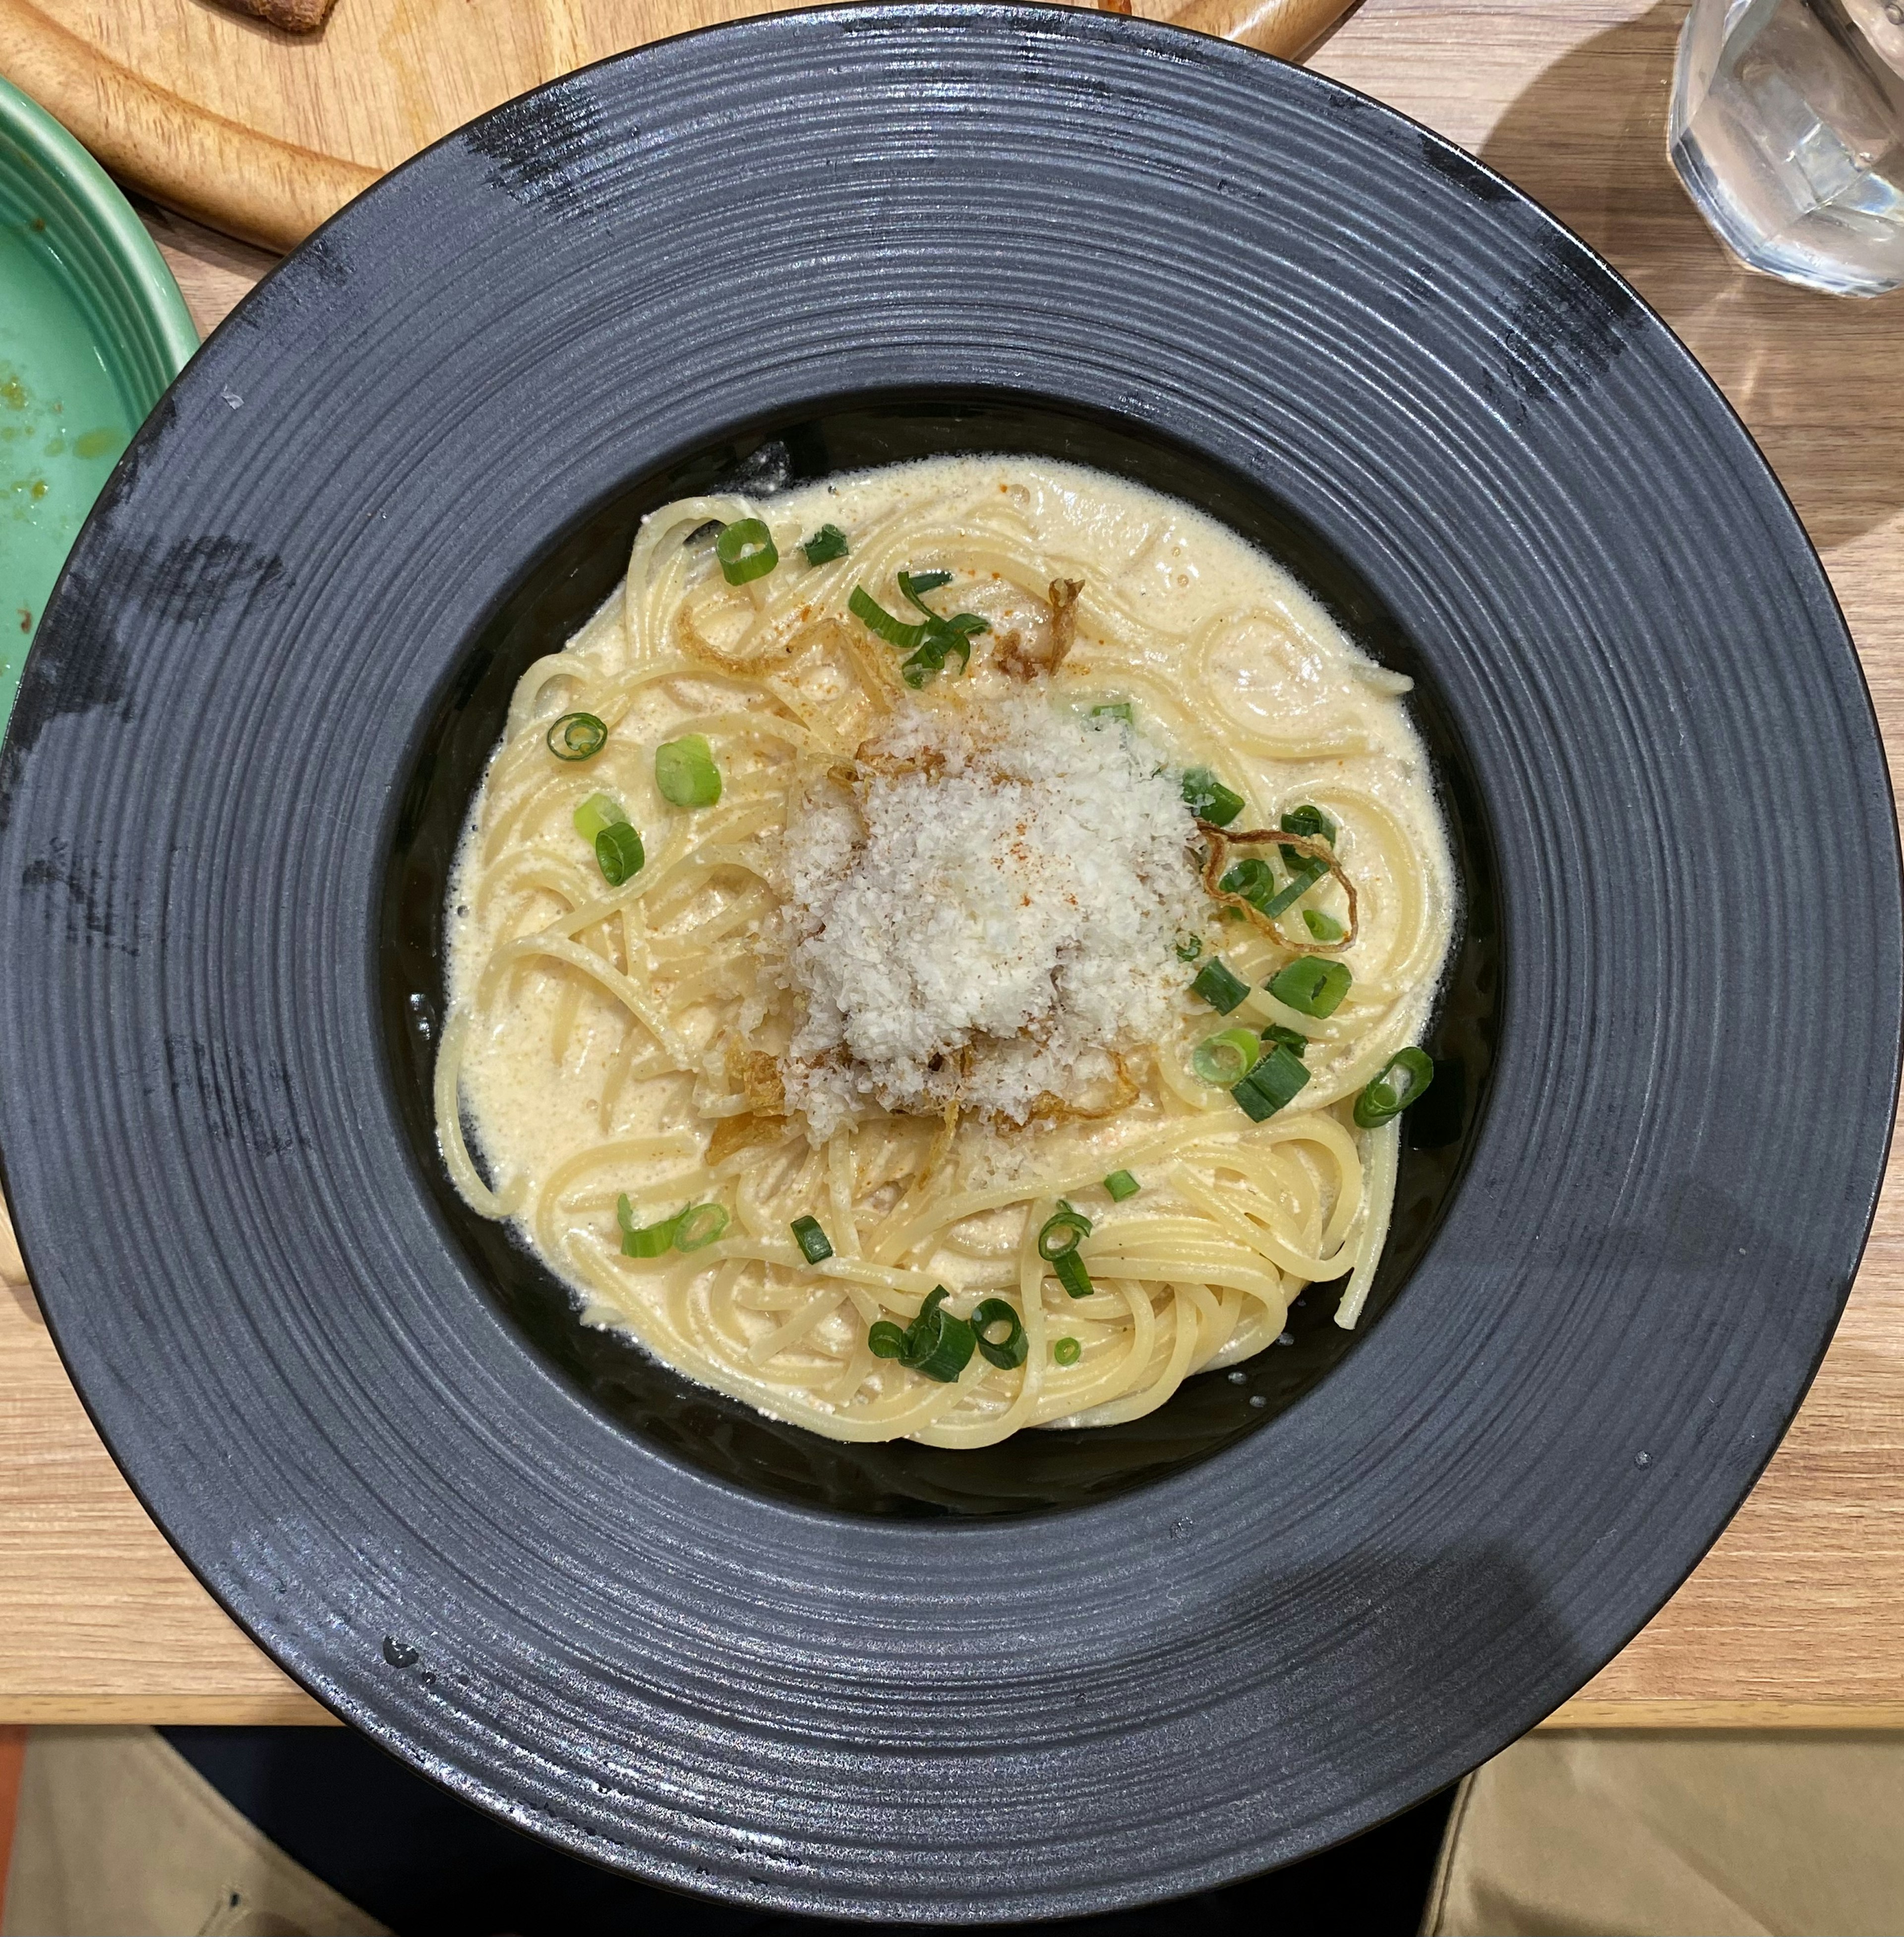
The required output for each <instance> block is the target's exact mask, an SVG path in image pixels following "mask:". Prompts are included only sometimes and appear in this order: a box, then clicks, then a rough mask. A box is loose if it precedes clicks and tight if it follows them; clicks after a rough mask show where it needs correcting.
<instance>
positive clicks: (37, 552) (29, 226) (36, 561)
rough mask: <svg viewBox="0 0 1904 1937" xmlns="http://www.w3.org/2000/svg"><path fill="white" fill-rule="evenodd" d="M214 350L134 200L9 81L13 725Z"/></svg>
mask: <svg viewBox="0 0 1904 1937" xmlns="http://www.w3.org/2000/svg"><path fill="white" fill-rule="evenodd" d="M198 347H199V333H198V332H197V331H196V329H193V326H192V318H191V316H190V314H189V312H188V311H186V307H185V299H184V298H183V296H180V294H179V293H178V285H177V283H175V282H174V281H173V280H172V278H171V271H169V270H168V268H166V267H165V260H164V259H163V258H162V256H160V255H159V251H158V250H157V249H156V248H155V247H153V242H152V238H150V236H149V235H147V233H146V232H145V230H144V229H143V228H142V227H141V226H140V223H139V219H138V217H137V216H135V214H133V213H132V208H131V207H130V205H129V204H128V203H127V202H126V198H125V197H124V196H123V195H121V194H120V192H119V191H118V189H116V188H114V186H113V185H112V183H111V181H110V180H108V178H107V177H106V174H105V171H104V170H103V169H102V168H101V167H100V166H99V164H98V163H97V162H96V161H94V160H93V159H92V156H90V155H89V154H88V153H86V150H84V149H83V148H82V147H80V144H78V142H77V141H74V139H73V138H72V136H71V135H69V134H68V133H67V132H66V131H65V129H63V128H62V127H61V126H60V125H59V123H58V122H57V121H56V120H53V117H52V116H51V115H50V114H47V112H46V111H45V110H44V108H40V107H38V106H37V105H35V103H34V102H31V101H29V99H27V98H26V95H23V94H22V93H21V92H20V90H19V89H17V88H15V87H12V86H9V85H8V83H6V82H5V81H4V80H0V727H4V726H5V724H6V720H7V716H8V714H9V713H11V711H12V710H13V704H14V692H15V691H16V690H17V688H18V687H19V684H20V668H21V666H22V665H23V664H24V663H25V661H26V650H27V647H29V645H31V644H32V640H33V634H34V631H35V628H36V627H37V626H38V623H39V619H40V614H41V611H42V610H43V609H44V606H45V604H46V601H47V595H48V594H49V593H51V591H52V590H53V580H55V579H56V578H57V577H59V568H60V566H61V565H63V564H64V563H65V559H66V553H67V552H68V549H69V548H70V547H71V544H72V542H73V540H74V538H76V537H77V535H79V528H80V526H81V525H82V524H83V523H84V522H85V520H86V513H87V512H88V511H89V510H91V508H92V501H93V499H95V498H96V497H97V496H99V490H100V487H101V486H102V485H103V484H104V483H105V481H106V480H107V478H108V477H110V476H111V474H112V468H113V466H114V465H115V464H116V463H117V462H118V461H119V456H120V452H122V451H123V450H124V449H125V448H126V445H127V444H129V443H130V442H131V441H132V433H133V432H135V430H137V429H138V427H139V426H140V424H141V423H143V422H144V419H145V416H146V413H147V411H150V409H151V408H152V407H153V405H154V404H156V402H158V401H159V398H160V397H161V396H162V395H163V394H164V393H165V386H166V385H167V384H168V383H170V382H171V380H172V379H173V377H175V376H177V374H178V372H179V371H180V370H181V369H183V368H184V366H185V363H186V359H188V358H189V356H191V355H192V353H193V351H194V350H196V349H197V348H198Z"/></svg>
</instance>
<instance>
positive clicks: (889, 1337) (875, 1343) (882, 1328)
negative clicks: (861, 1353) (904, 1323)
mask: <svg viewBox="0 0 1904 1937" xmlns="http://www.w3.org/2000/svg"><path fill="white" fill-rule="evenodd" d="M866 1350H868V1351H869V1352H870V1353H872V1355H873V1357H875V1359H897V1358H900V1357H903V1356H904V1354H905V1333H904V1332H902V1331H901V1330H900V1329H899V1327H898V1326H896V1325H895V1324H894V1323H893V1321H892V1320H891V1319H890V1318H879V1319H875V1320H874V1321H873V1323H872V1325H871V1326H869V1327H868V1329H867V1332H866Z"/></svg>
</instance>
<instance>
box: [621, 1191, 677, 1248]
mask: <svg viewBox="0 0 1904 1937" xmlns="http://www.w3.org/2000/svg"><path fill="white" fill-rule="evenodd" d="M615 1220H616V1222H617V1223H619V1224H620V1226H621V1253H622V1256H623V1257H625V1258H658V1257H659V1256H661V1254H662V1252H664V1251H672V1250H673V1249H674V1248H675V1228H676V1226H678V1225H679V1223H681V1217H680V1215H679V1214H676V1215H675V1216H674V1217H664V1218H662V1220H661V1222H660V1223H658V1224H641V1225H637V1224H636V1223H635V1207H634V1205H632V1204H631V1203H629V1201H628V1193H627V1192H626V1191H625V1190H624V1191H623V1193H622V1194H621V1195H620V1196H619V1197H618V1198H617V1199H615Z"/></svg>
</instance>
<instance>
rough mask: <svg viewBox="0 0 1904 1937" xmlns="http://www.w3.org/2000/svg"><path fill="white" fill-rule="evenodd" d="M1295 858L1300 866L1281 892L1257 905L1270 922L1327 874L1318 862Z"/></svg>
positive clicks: (1286, 850)
mask: <svg viewBox="0 0 1904 1937" xmlns="http://www.w3.org/2000/svg"><path fill="white" fill-rule="evenodd" d="M1289 851H1290V850H1288V849H1287V848H1285V849H1284V853H1287V852H1289ZM1296 858H1297V859H1298V860H1299V861H1302V865H1300V866H1299V868H1297V869H1296V871H1295V873H1294V874H1293V875H1290V878H1289V879H1288V881H1286V882H1285V883H1284V884H1283V889H1282V892H1281V893H1280V894H1278V895H1274V896H1271V898H1270V899H1269V900H1268V901H1266V902H1260V903H1258V906H1260V908H1262V910H1263V913H1264V914H1266V915H1268V916H1269V917H1271V919H1272V920H1274V919H1275V917H1276V916H1278V915H1279V914H1281V913H1282V911H1283V910H1284V908H1290V907H1292V906H1293V905H1294V904H1295V903H1296V902H1299V901H1300V900H1301V899H1302V897H1303V896H1305V895H1306V894H1307V893H1308V892H1309V890H1311V888H1312V887H1314V886H1315V884H1317V882H1318V881H1320V880H1322V879H1323V877H1324V876H1325V875H1327V873H1328V872H1329V870H1328V869H1327V868H1325V867H1324V866H1323V865H1322V863H1321V862H1320V861H1314V860H1302V856H1297V857H1296Z"/></svg>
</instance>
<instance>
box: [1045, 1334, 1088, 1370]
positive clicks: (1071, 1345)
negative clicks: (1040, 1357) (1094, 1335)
mask: <svg viewBox="0 0 1904 1937" xmlns="http://www.w3.org/2000/svg"><path fill="white" fill-rule="evenodd" d="M1051 1357H1052V1360H1053V1362H1054V1363H1056V1364H1057V1365H1060V1366H1075V1365H1076V1364H1077V1363H1078V1360H1080V1359H1081V1358H1082V1357H1084V1347H1083V1346H1081V1344H1078V1341H1077V1340H1076V1339H1075V1338H1059V1339H1055V1340H1054V1341H1053V1342H1052V1345H1051Z"/></svg>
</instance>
